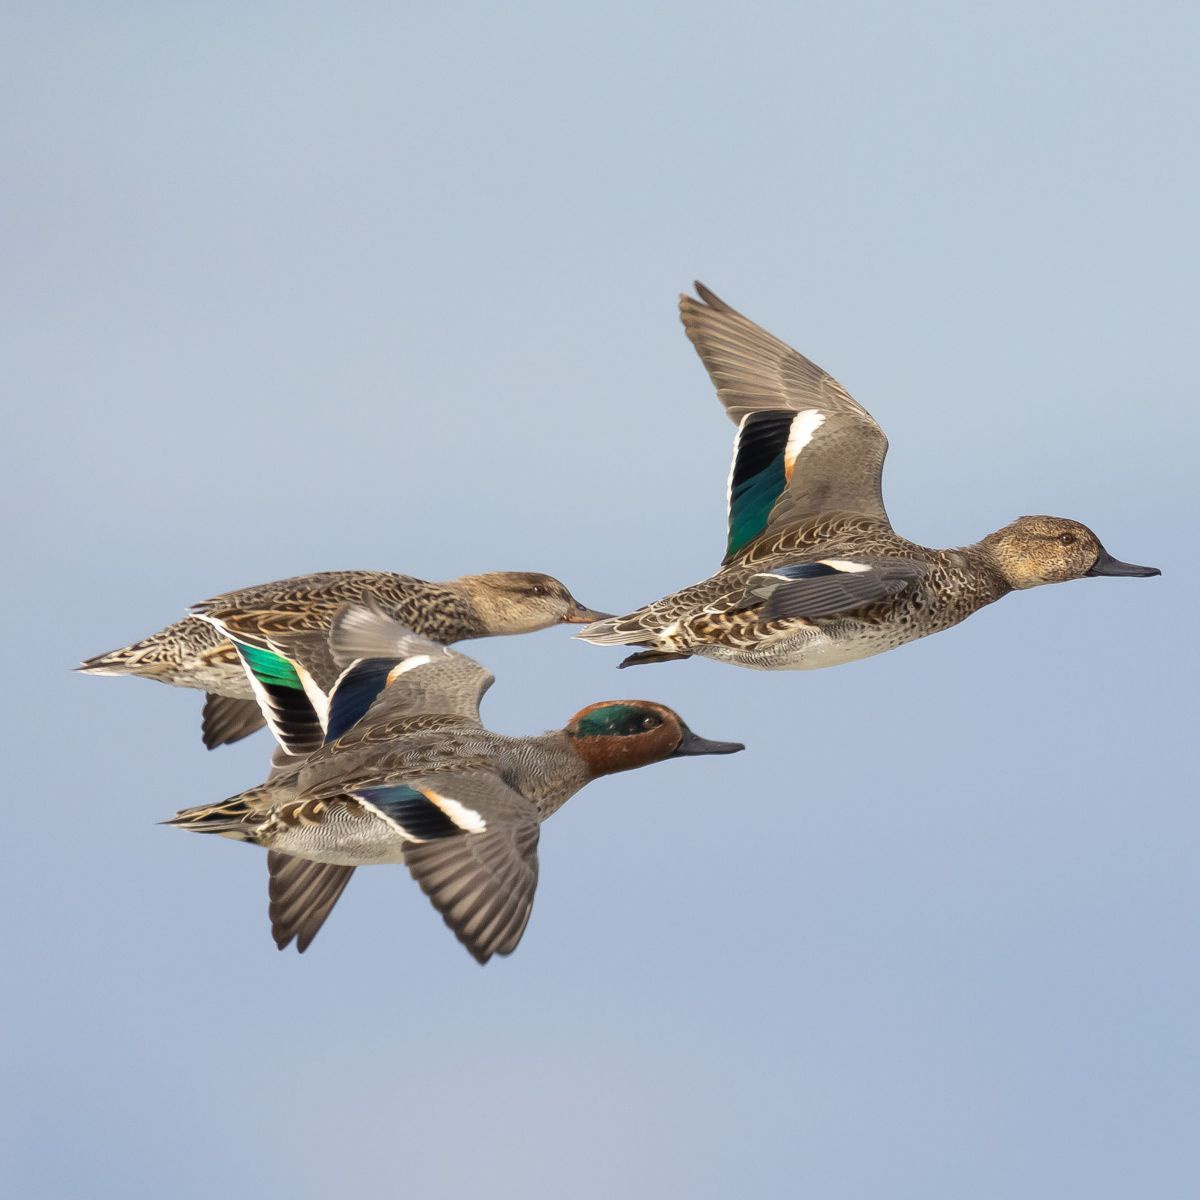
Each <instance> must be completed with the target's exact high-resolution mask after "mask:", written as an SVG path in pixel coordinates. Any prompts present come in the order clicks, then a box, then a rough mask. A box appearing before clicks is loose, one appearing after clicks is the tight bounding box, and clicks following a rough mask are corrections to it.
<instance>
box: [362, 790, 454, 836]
mask: <svg viewBox="0 0 1200 1200" xmlns="http://www.w3.org/2000/svg"><path fill="white" fill-rule="evenodd" d="M351 795H353V796H356V797H358V799H360V800H365V801H366V802H367V803H368V804H372V805H374V806H375V807H376V808H377V809H378V810H379V811H380V812H381V813H383V814H384V816H386V817H388V818H390V819H391V820H393V821H395V822H396V824H397V825H399V826H400V828H401V829H403V830H404V832H405V833H406V834H408V836H409V837H411V838H414V839H416V840H417V841H420V842H425V841H430V840H436V839H437V838H447V837H453V836H454V835H455V834H461V833H464V832H465V830H464V829H463V828H462V826H460V825H456V824H455V823H454V822H453V821H452V820H451V819H450V818H449V817H448V816H447V815H446V814H445V813H444V812H443V811H442V809H440V808H439V807H438V806H437V805H436V804H434V802H433V801H432V800H430V799H429V797H428V796H426V795H425V793H424V792H419V791H417V789H416V788H410V787H407V786H405V785H404V784H398V785H396V786H394V787H371V788H359V789H357V790H356V791H354V792H352V793H351Z"/></svg>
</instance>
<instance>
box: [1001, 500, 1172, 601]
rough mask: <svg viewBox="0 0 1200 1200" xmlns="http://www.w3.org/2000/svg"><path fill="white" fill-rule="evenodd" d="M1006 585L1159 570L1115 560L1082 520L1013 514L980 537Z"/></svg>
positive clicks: (1140, 574) (1025, 585) (1137, 574)
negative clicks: (1009, 521)
mask: <svg viewBox="0 0 1200 1200" xmlns="http://www.w3.org/2000/svg"><path fill="white" fill-rule="evenodd" d="M983 544H984V545H985V546H986V547H987V548H988V549H989V550H990V551H991V555H992V559H993V561H994V562H995V564H996V566H997V567H999V569H1000V571H1001V573H1002V574H1003V575H1004V578H1005V579H1006V580H1007V581H1008V583H1009V585H1010V586H1011V587H1014V588H1031V587H1037V586H1038V585H1039V584H1043V583H1065V582H1066V581H1067V580H1068V579H1084V578H1086V577H1088V576H1091V575H1129V576H1135V577H1138V578H1144V577H1146V576H1149V575H1161V574H1162V572H1161V571H1160V570H1159V569H1158V568H1157V567H1138V566H1135V565H1134V564H1133V563H1124V562H1119V561H1118V560H1117V559H1115V558H1113V556H1112V555H1111V554H1109V552H1108V551H1107V550H1105V549H1104V547H1103V546H1102V545H1101V544H1100V539H1099V538H1098V537H1097V536H1096V535H1095V534H1094V533H1093V532H1092V531H1091V530H1090V529H1089V528H1088V527H1087V526H1086V525H1081V524H1080V523H1079V522H1078V521H1070V520H1068V519H1067V518H1066V517H1018V518H1017V519H1016V520H1015V521H1014V522H1013V523H1012V524H1011V525H1006V526H1005V527H1004V528H1003V529H998V530H996V532H995V533H992V534H989V535H988V536H987V537H986V538H984V539H983Z"/></svg>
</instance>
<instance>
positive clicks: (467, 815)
mask: <svg viewBox="0 0 1200 1200" xmlns="http://www.w3.org/2000/svg"><path fill="white" fill-rule="evenodd" d="M423 791H424V793H425V795H426V796H427V797H428V798H429V799H430V800H432V801H433V803H434V804H436V805H437V806H438V808H440V809H441V810H442V812H444V813H445V814H446V816H448V817H449V818H450V820H452V821H453V822H454V823H455V825H457V826H458V827H459V829H461V830H463V831H464V832H465V833H482V832H483V831H484V830H485V829H486V828H487V822H486V821H485V820H484V819H483V818H482V817H481V816H480V815H479V814H478V813H477V812H476V811H475V810H474V809H473V808H468V807H467V806H466V805H465V804H463V803H462V802H461V801H459V800H454V799H452V798H451V797H450V796H443V795H441V794H440V793H438V792H435V791H434V790H433V789H432V788H425V789H423Z"/></svg>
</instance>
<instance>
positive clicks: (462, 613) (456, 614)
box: [432, 579, 489, 643]
mask: <svg viewBox="0 0 1200 1200" xmlns="http://www.w3.org/2000/svg"><path fill="white" fill-rule="evenodd" d="M432 586H433V587H435V588H437V589H438V590H439V591H440V592H441V593H442V595H441V596H439V597H438V598H437V601H436V606H437V614H438V617H439V619H440V620H441V622H442V624H443V626H444V630H443V636H441V637H439V638H438V641H442V642H446V643H450V642H469V641H471V640H472V639H474V638H481V637H487V636H488V633H489V630H488V627H487V621H486V620H485V619H484V616H483V614H482V613H481V612H480V611H479V605H478V604H477V603H476V602H475V596H474V595H473V594H472V591H471V589H470V588H468V587H466V586H465V585H464V584H463V583H462V581H461V580H458V579H447V580H445V581H444V582H442V583H435V584H433V585H432Z"/></svg>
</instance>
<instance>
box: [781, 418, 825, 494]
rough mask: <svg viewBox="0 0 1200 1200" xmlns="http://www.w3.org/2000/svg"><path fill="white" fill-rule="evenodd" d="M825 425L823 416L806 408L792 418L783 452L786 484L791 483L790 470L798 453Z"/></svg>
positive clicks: (798, 455)
mask: <svg viewBox="0 0 1200 1200" xmlns="http://www.w3.org/2000/svg"><path fill="white" fill-rule="evenodd" d="M824 424H825V414H824V413H823V412H818V411H817V410H816V409H815V408H806V409H805V410H804V411H803V412H799V413H797V414H796V415H795V416H794V417H793V418H792V428H791V431H790V432H789V433H788V440H787V446H786V447H784V451H783V471H784V476H785V477H786V479H787V481H788V483H791V481H792V469H793V468H794V467H795V465H796V459H798V458H799V457H800V452H801V451H802V450H803V449H804V447H805V446H807V445H808V443H809V442H811V441H812V440H813V434H815V433H816V432H817V430H818V429H820V428H821V426H822V425H824Z"/></svg>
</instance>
